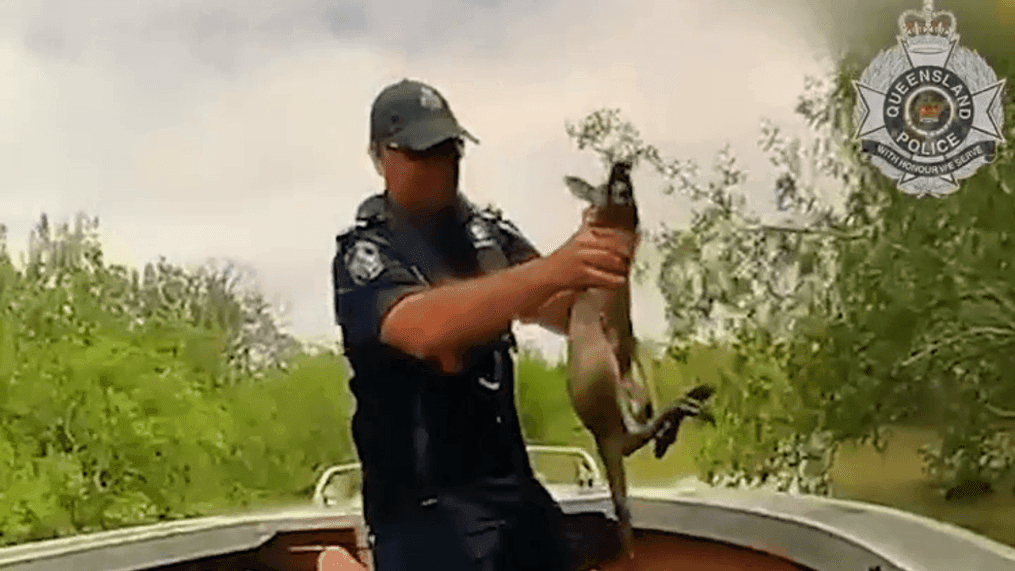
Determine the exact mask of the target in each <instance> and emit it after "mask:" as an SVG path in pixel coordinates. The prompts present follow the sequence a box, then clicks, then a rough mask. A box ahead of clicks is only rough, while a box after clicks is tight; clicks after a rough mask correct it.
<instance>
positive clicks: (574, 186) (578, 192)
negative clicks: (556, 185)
mask: <svg viewBox="0 0 1015 571" xmlns="http://www.w3.org/2000/svg"><path fill="white" fill-rule="evenodd" d="M564 184H566V185H567V188H568V190H570V191H571V194H573V195H575V196H576V197H578V198H580V199H582V200H586V201H589V202H593V193H594V192H595V190H596V188H595V187H594V186H592V185H591V184H589V183H587V182H585V181H584V180H582V179H580V178H578V177H576V176H565V177H564Z"/></svg>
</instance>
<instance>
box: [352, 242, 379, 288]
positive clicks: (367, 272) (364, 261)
mask: <svg viewBox="0 0 1015 571" xmlns="http://www.w3.org/2000/svg"><path fill="white" fill-rule="evenodd" d="M345 267H346V269H348V270H349V276H350V277H351V278H352V280H353V281H354V282H356V283H357V284H358V285H363V284H365V283H367V282H369V281H371V280H373V279H374V278H376V277H377V276H379V275H381V272H382V271H384V263H383V262H382V261H381V252H380V250H379V249H378V248H377V244H374V243H373V242H368V241H366V240H360V241H358V242H356V243H355V244H353V245H352V248H350V249H349V252H348V253H347V254H346V255H345Z"/></svg>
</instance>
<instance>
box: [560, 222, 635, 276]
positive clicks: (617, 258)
mask: <svg viewBox="0 0 1015 571" xmlns="http://www.w3.org/2000/svg"><path fill="white" fill-rule="evenodd" d="M637 244H638V237H637V236H636V235H635V234H634V233H633V232H627V231H623V230H617V229H612V228H599V227H595V226H590V225H589V224H588V223H583V224H582V227H581V228H579V229H578V231H577V232H576V233H575V234H574V235H573V236H571V238H570V239H569V240H568V241H567V242H565V243H564V245H563V246H561V247H560V248H558V249H557V250H556V251H555V252H553V253H552V254H550V255H549V256H547V258H546V262H547V274H548V275H547V276H546V277H547V279H550V280H554V281H555V282H556V283H557V284H558V285H559V286H560V287H561V288H562V289H584V288H590V287H605V288H611V287H620V286H622V285H624V284H625V283H626V282H627V279H628V275H629V274H630V271H631V259H632V258H633V257H634V251H635V248H636V247H637Z"/></svg>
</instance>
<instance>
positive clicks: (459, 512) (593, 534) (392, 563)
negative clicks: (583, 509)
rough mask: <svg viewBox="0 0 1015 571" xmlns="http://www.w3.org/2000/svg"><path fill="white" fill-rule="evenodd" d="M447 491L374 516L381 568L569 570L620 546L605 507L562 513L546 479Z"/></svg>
mask: <svg viewBox="0 0 1015 571" xmlns="http://www.w3.org/2000/svg"><path fill="white" fill-rule="evenodd" d="M531 488H532V489H529V488H526V489H524V490H519V489H518V488H516V487H514V486H509V485H508V486H504V487H503V488H500V489H498V488H497V487H496V486H494V487H484V489H483V490H482V492H481V493H480V492H473V493H442V494H441V495H440V496H439V497H438V500H437V502H436V503H434V504H431V505H428V506H425V507H420V508H419V509H418V510H413V512H412V513H410V514H407V515H406V516H405V517H403V518H400V519H398V520H397V521H388V522H385V523H383V524H374V525H373V526H372V527H371V532H372V533H373V535H374V541H375V543H374V566H375V570H376V571H409V570H412V571H428V570H431V569H432V570H435V571H436V570H438V569H439V570H441V571H522V570H529V569H532V570H536V569H538V570H541V571H571V570H576V569H585V568H588V567H589V566H590V565H594V564H596V563H598V562H599V561H601V560H603V559H606V558H609V557H610V556H612V555H613V554H615V553H617V551H619V549H620V543H619V539H618V537H617V533H616V528H615V526H614V525H613V522H612V521H611V520H608V519H607V518H606V517H605V516H604V515H602V514H595V513H590V514H578V515H565V514H563V513H562V512H561V510H560V507H559V506H558V505H557V504H556V503H555V502H554V501H553V499H552V497H550V495H549V494H548V493H547V492H546V491H545V489H543V488H542V487H541V486H536V487H531Z"/></svg>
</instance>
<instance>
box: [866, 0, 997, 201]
mask: <svg viewBox="0 0 1015 571" xmlns="http://www.w3.org/2000/svg"><path fill="white" fill-rule="evenodd" d="M957 27H958V26H957V21H956V19H955V16H954V14H952V13H951V12H947V11H935V10H934V3H933V0H924V3H923V10H922V11H916V10H907V11H905V12H903V13H902V15H901V16H900V17H899V33H900V35H899V37H898V40H899V45H898V46H896V47H894V48H892V49H889V50H885V51H882V52H881V53H880V54H878V56H877V57H875V58H874V60H873V61H872V62H871V63H870V65H869V66H868V67H867V69H866V70H865V71H864V73H863V75H862V76H861V78H860V81H854V82H853V86H854V87H855V88H856V90H857V94H858V95H859V100H858V101H857V107H856V110H855V112H856V119H857V121H856V123H857V125H858V127H857V132H856V137H857V138H858V139H859V140H860V148H861V149H862V150H863V151H864V153H866V154H867V155H868V156H869V157H870V159H871V162H872V163H873V164H874V165H875V166H877V167H878V168H879V169H880V170H881V172H883V173H884V174H885V176H887V177H889V178H892V179H895V181H896V184H897V185H898V186H899V188H900V189H901V190H903V191H905V192H907V193H910V194H918V195H927V194H937V195H941V194H946V193H949V192H951V191H953V190H955V189H956V188H957V187H958V182H959V181H960V180H962V179H965V178H968V177H970V176H972V175H973V174H974V173H976V171H977V170H978V169H979V168H980V167H982V166H983V165H985V164H988V163H989V162H991V161H992V160H993V159H994V153H995V151H996V148H997V145H998V144H999V143H1002V142H1003V141H1004V136H1003V134H1002V133H1003V131H1002V128H1003V120H1004V115H1003V108H1002V104H1003V99H1004V96H1003V92H1004V86H1005V82H1004V80H1003V79H1002V80H1000V81H999V80H998V78H997V75H996V74H995V73H994V70H992V69H991V68H990V66H989V65H987V62H986V61H985V60H984V59H983V58H982V57H980V55H979V54H977V53H976V52H975V51H972V50H969V49H966V48H964V47H962V46H959V45H958V40H959V36H958V34H957V33H956V30H957Z"/></svg>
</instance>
